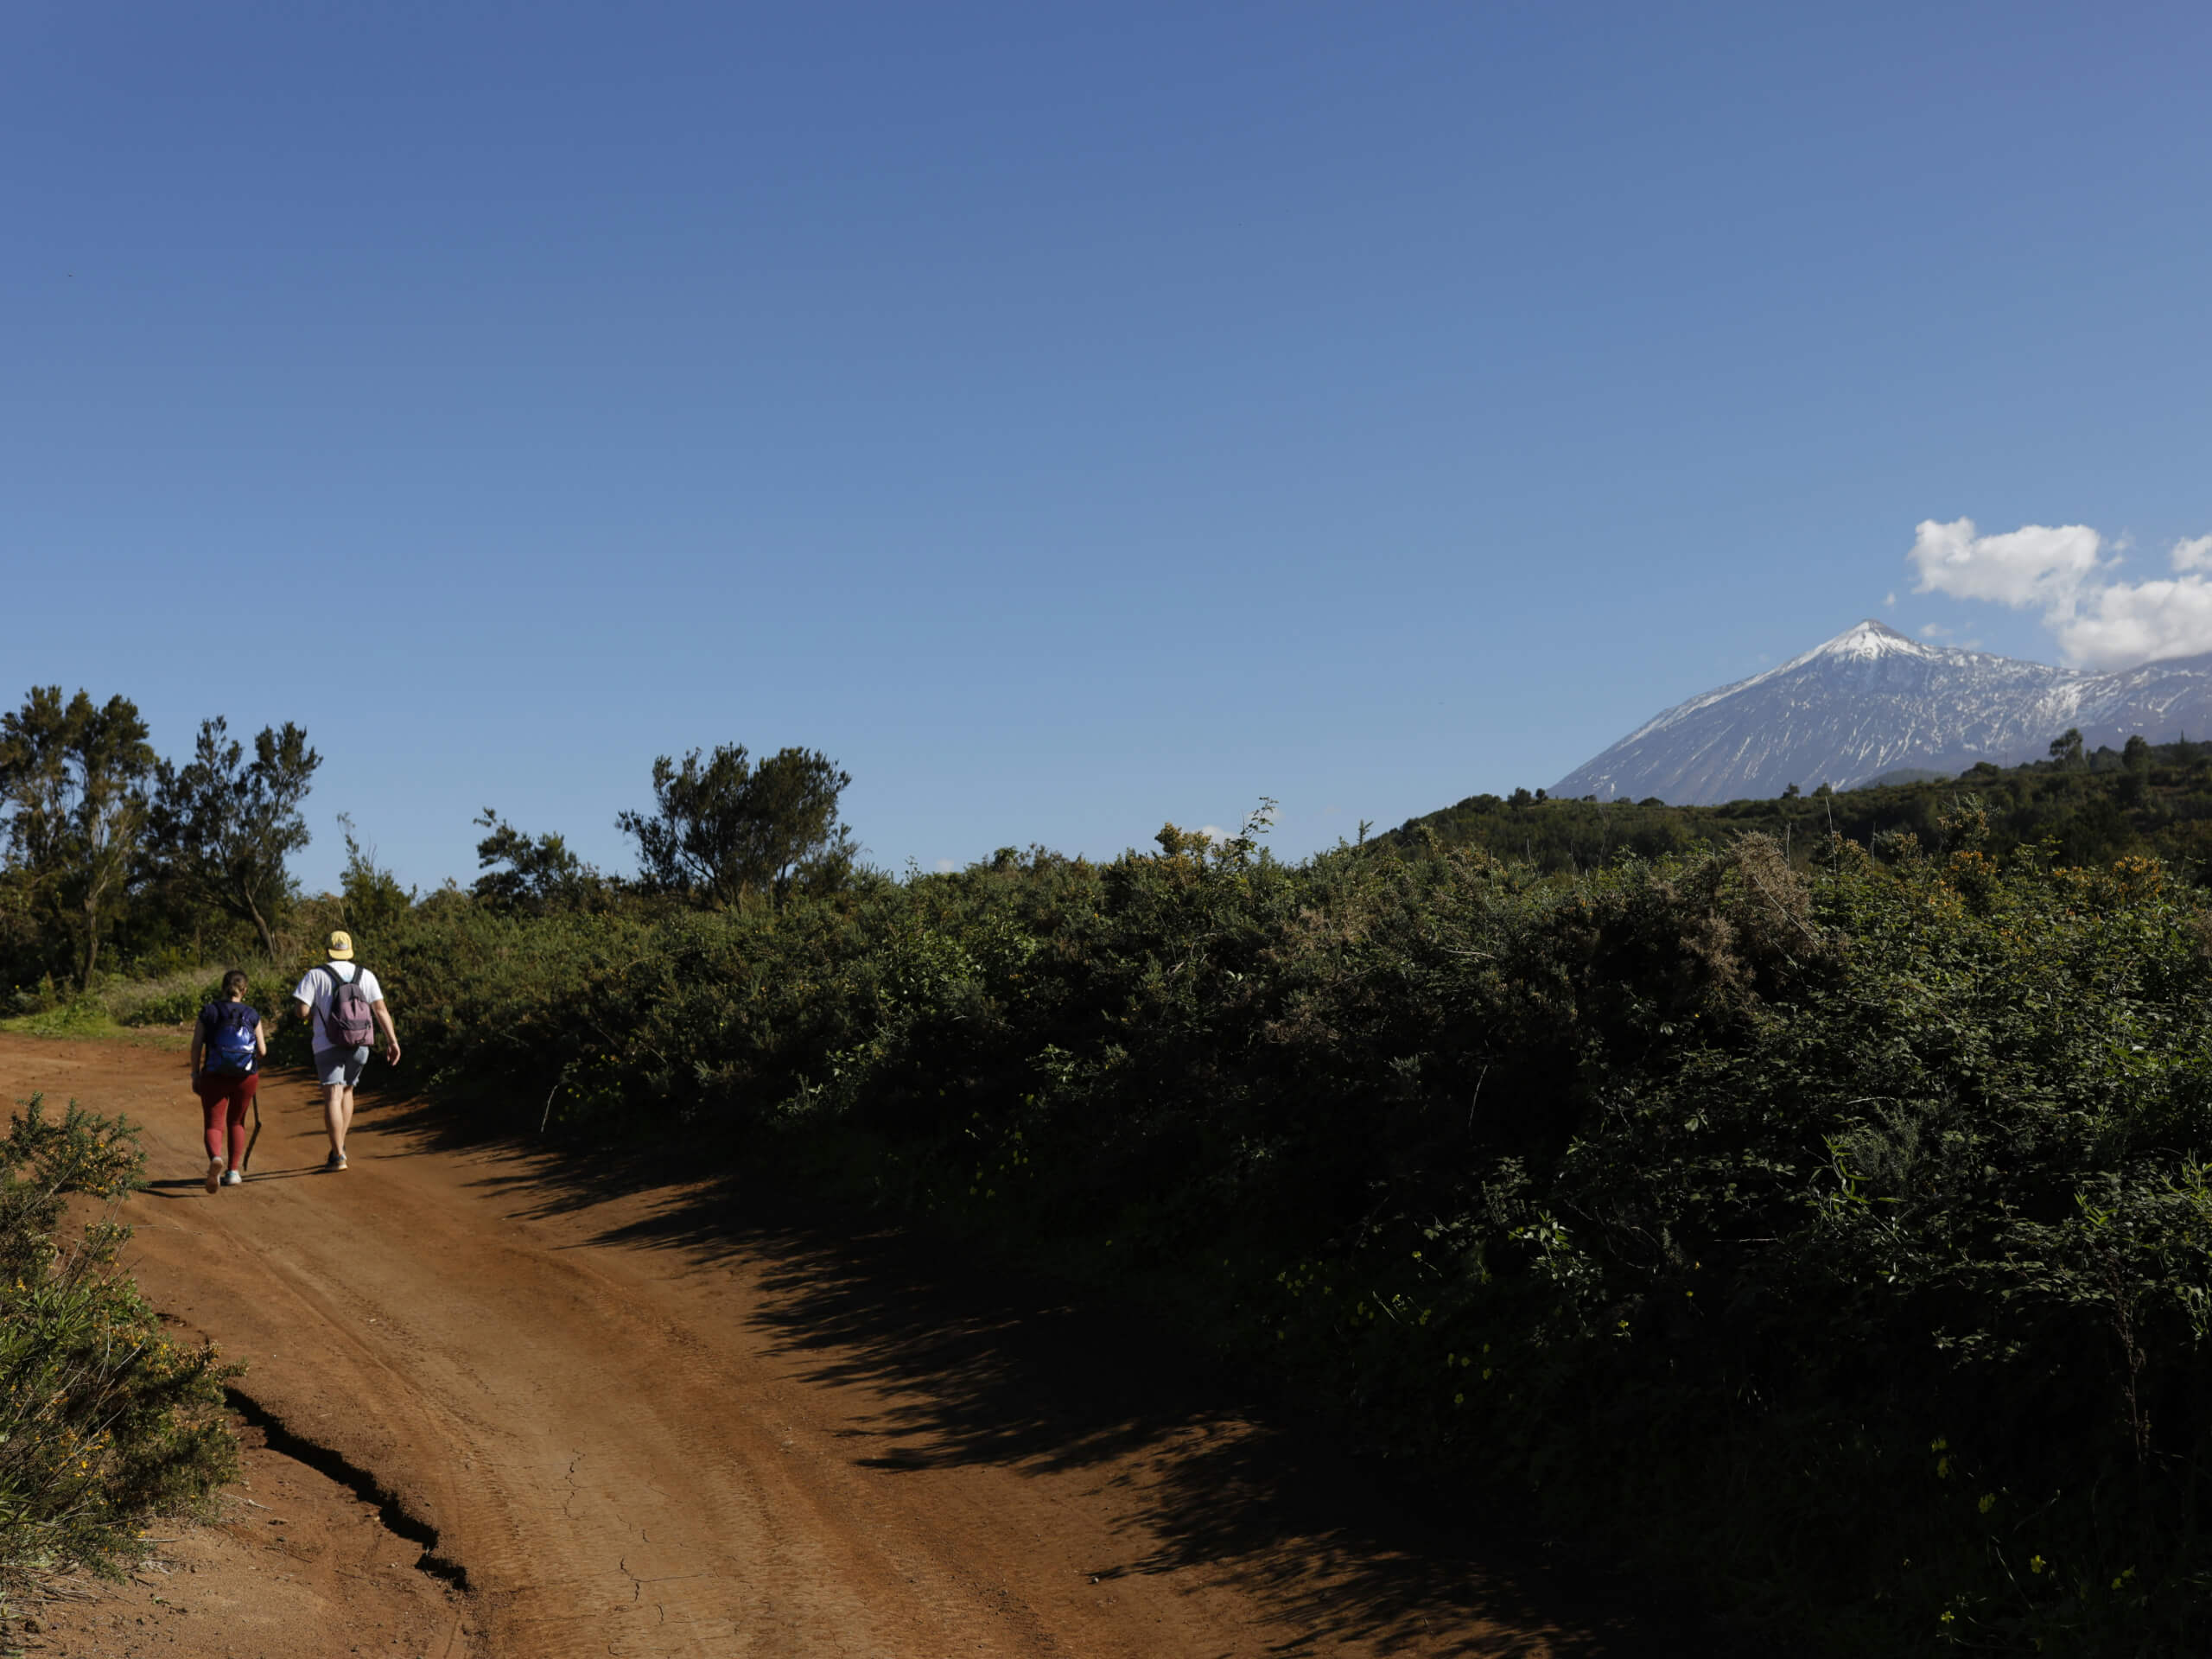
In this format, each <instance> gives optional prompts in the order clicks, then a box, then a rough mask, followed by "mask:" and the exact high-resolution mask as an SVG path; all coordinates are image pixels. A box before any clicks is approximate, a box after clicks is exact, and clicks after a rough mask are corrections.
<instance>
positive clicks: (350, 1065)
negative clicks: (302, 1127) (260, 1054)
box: [292, 932, 399, 1170]
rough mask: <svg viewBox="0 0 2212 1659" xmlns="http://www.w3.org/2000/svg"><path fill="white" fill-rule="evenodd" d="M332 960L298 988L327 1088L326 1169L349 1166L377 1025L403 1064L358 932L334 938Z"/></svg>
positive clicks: (389, 1059)
mask: <svg viewBox="0 0 2212 1659" xmlns="http://www.w3.org/2000/svg"><path fill="white" fill-rule="evenodd" d="M329 956H330V960H329V961H328V962H327V963H323V965H322V966H321V967H320V968H310V969H308V971H307V972H306V974H305V975H304V976H302V978H301V980H300V982H299V984H298V986H297V987H296V988H295V989H294V990H293V992H292V1000H293V1001H294V1002H295V1003H296V1004H297V1006H298V1007H299V1010H300V1018H301V1019H302V1020H306V1021H307V1022H308V1034H309V1035H310V1036H311V1037H312V1039H314V1048H315V1076H316V1077H318V1078H319V1079H321V1083H322V1089H323V1106H322V1122H323V1127H324V1128H327V1129H328V1130H329V1131H330V1157H329V1160H328V1161H327V1162H326V1163H325V1164H324V1165H323V1167H324V1168H325V1169H329V1170H340V1169H343V1168H345V1167H346V1130H348V1129H350V1128H353V1085H354V1084H357V1083H359V1082H360V1080H361V1071H362V1068H363V1067H365V1065H368V1063H369V1045H370V1044H371V1043H372V1042H373V1041H375V1039H376V1027H378V1026H382V1027H384V1039H385V1049H384V1059H385V1065H398V1064H399V1033H397V1031H395V1030H393V1029H392V1024H391V1009H390V1008H388V1007H385V1001H384V987H382V986H381V985H379V984H378V983H377V976H375V975H374V974H372V973H371V972H370V971H369V970H368V969H365V968H364V967H362V966H361V965H360V963H357V962H355V961H354V960H353V935H352V934H350V933H345V932H338V933H333V934H332V935H331V936H330V950H329Z"/></svg>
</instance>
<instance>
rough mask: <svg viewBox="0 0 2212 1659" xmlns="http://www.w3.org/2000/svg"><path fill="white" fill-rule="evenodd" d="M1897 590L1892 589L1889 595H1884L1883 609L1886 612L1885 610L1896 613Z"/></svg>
mask: <svg viewBox="0 0 2212 1659" xmlns="http://www.w3.org/2000/svg"><path fill="white" fill-rule="evenodd" d="M1882 608H1883V609H1884V610H1885V611H1894V610H1895V609H1897V589H1895V588H1891V590H1890V591H1889V592H1888V593H1886V594H1883V595H1882Z"/></svg>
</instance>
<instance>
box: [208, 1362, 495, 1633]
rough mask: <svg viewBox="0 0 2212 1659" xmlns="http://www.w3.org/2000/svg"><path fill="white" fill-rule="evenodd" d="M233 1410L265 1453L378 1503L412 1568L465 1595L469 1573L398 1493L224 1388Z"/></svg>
mask: <svg viewBox="0 0 2212 1659" xmlns="http://www.w3.org/2000/svg"><path fill="white" fill-rule="evenodd" d="M223 1392H224V1394H225V1395H226V1396H227V1397H228V1399H229V1401H230V1406H231V1409H232V1410H233V1411H235V1412H237V1413H238V1415H239V1416H241V1417H243V1418H245V1420H246V1421H248V1422H249V1423H251V1424H252V1425H253V1426H254V1427H256V1428H257V1429H259V1430H260V1431H261V1433H262V1438H263V1439H264V1440H267V1441H268V1443H269V1449H270V1451H272V1452H279V1453H281V1454H282V1455H283V1456H285V1457H288V1458H290V1459H294V1460H295V1461H296V1462H299V1463H303V1464H305V1465H307V1466H308V1468H310V1469H312V1470H314V1471H315V1472H316V1473H318V1474H320V1475H322V1476H324V1477H325V1478H327V1479H330V1480H332V1481H334V1482H336V1483H337V1484H339V1485H340V1486H343V1487H345V1488H346V1490H347V1491H350V1492H352V1493H353V1496H354V1497H358V1498H359V1499H360V1500H361V1501H362V1502H363V1503H372V1504H374V1505H376V1510H377V1519H378V1521H379V1522H382V1523H383V1525H384V1528H385V1531H387V1532H389V1533H391V1535H393V1536H394V1537H397V1538H404V1539H405V1540H407V1541H408V1542H409V1543H410V1544H415V1545H417V1546H419V1547H420V1548H421V1549H422V1552H423V1553H422V1554H421V1555H419V1556H417V1557H416V1561H415V1570H416V1572H418V1573H428V1574H429V1575H430V1576H431V1577H432V1578H435V1579H442V1580H444V1581H445V1582H446V1583H448V1584H450V1585H452V1586H454V1588H455V1589H456V1590H459V1591H461V1592H463V1593H464V1594H466V1593H467V1592H468V1589H469V1584H468V1569H467V1567H464V1566H462V1565H461V1563H460V1562H459V1561H456V1560H454V1559H453V1557H452V1556H450V1555H447V1554H442V1553H441V1552H440V1551H439V1548H438V1529H436V1528H435V1527H434V1526H432V1525H431V1524H430V1523H429V1522H427V1521H425V1520H424V1519H423V1517H422V1516H419V1515H417V1514H416V1513H415V1512H414V1511H413V1510H410V1509H409V1508H408V1507H407V1504H406V1503H405V1501H404V1499H402V1498H401V1497H399V1495H398V1494H397V1493H396V1492H394V1491H392V1490H391V1488H390V1487H388V1486H386V1485H385V1484H384V1483H383V1482H382V1481H381V1480H378V1478H376V1476H375V1475H373V1474H372V1473H371V1472H370V1471H368V1470H366V1469H364V1468H362V1467H361V1465H359V1464H357V1463H355V1462H353V1460H352V1459H350V1458H348V1457H346V1454H345V1453H344V1452H338V1451H334V1450H333V1449H332V1448H331V1447H329V1446H323V1445H321V1444H320V1443H318V1442H316V1441H315V1440H308V1438H307V1437H306V1436H305V1435H303V1434H302V1433H298V1432H297V1431H296V1430H295V1429H293V1428H292V1427H290V1426H289V1424H287V1423H286V1422H285V1421H284V1420H283V1418H282V1417H280V1416H278V1415H277V1413H276V1412H275V1411H274V1410H273V1409H271V1408H270V1407H269V1406H268V1405H267V1404H266V1403H265V1402H262V1401H259V1400H257V1399H255V1398H254V1397H253V1396H252V1395H250V1394H248V1393H247V1392H246V1391H245V1389H241V1388H238V1387H236V1386H235V1385H233V1386H232V1387H230V1388H227V1389H224V1390H223Z"/></svg>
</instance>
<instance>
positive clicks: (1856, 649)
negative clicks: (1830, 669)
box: [1797, 616, 1939, 663]
mask: <svg viewBox="0 0 2212 1659" xmlns="http://www.w3.org/2000/svg"><path fill="white" fill-rule="evenodd" d="M1938 654H1939V653H1938V649H1937V647H1936V646H1934V645H1922V644H1920V643H1919V642H1918V641H1917V640H1914V639H1907V638H1906V637H1905V636H1904V634H1901V633H1899V632H1897V630H1896V629H1895V628H1893V627H1891V626H1889V625H1888V624H1887V623H1883V622H1877V621H1876V620H1874V619H1873V618H1872V617H1871V616H1870V617H1868V618H1866V620H1864V621H1862V622H1856V623H1853V625H1852V626H1850V627H1847V628H1846V629H1845V630H1844V631H1843V632H1841V633H1839V634H1838V635H1836V637H1835V638H1834V639H1830V640H1828V641H1827V643H1826V644H1824V645H1815V646H1814V647H1813V649H1812V650H1810V651H1808V652H1806V653H1805V654H1804V656H1802V657H1800V658H1797V661H1799V662H1801V663H1802V662H1809V661H1810V660H1811V659H1812V658H1815V657H1933V656H1936V655H1938Z"/></svg>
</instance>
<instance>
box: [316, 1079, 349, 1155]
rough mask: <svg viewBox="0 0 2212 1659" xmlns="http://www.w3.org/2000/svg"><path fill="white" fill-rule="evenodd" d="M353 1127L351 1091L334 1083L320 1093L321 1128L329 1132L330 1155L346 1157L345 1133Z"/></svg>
mask: <svg viewBox="0 0 2212 1659" xmlns="http://www.w3.org/2000/svg"><path fill="white" fill-rule="evenodd" d="M322 1127H323V1128H326V1129H327V1130H328V1131H329V1132H330V1154H331V1156H332V1157H334V1158H343V1157H344V1156H345V1155H346V1130H347V1129H349V1128H352V1127H353V1090H351V1089H348V1088H347V1087H346V1085H345V1084H342V1083H334V1084H329V1085H328V1086H327V1087H326V1088H325V1089H324V1090H323V1091H322Z"/></svg>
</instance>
